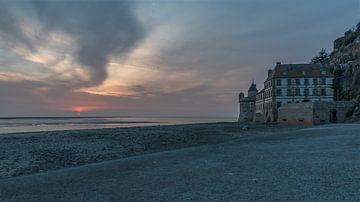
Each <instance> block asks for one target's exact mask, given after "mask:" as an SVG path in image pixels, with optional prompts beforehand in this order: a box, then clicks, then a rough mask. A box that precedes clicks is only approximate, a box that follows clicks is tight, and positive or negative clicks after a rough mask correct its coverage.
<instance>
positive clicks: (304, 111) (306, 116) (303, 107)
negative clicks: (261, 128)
mask: <svg viewBox="0 0 360 202" xmlns="http://www.w3.org/2000/svg"><path fill="white" fill-rule="evenodd" d="M278 123H281V124H291V125H313V124H314V121H313V103H312V102H304V103H293V104H287V105H284V106H281V107H280V108H279V109H278Z"/></svg>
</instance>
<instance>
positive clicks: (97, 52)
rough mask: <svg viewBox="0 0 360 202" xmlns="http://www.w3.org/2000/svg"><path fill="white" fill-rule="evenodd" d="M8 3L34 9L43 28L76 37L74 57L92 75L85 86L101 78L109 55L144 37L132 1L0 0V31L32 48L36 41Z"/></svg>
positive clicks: (121, 50) (95, 83)
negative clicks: (32, 39)
mask: <svg viewBox="0 0 360 202" xmlns="http://www.w3.org/2000/svg"><path fill="white" fill-rule="evenodd" d="M11 6H13V8H15V9H16V8H17V9H21V8H22V9H23V10H24V11H25V10H26V9H34V10H35V13H36V15H37V17H38V20H39V22H40V23H41V24H43V25H44V28H45V31H51V30H56V31H62V32H65V33H67V34H69V35H71V36H72V37H73V38H74V39H75V41H76V45H77V50H76V55H75V58H76V60H77V62H78V63H79V64H81V65H83V66H85V67H86V68H88V70H89V72H90V74H91V81H90V82H89V83H84V85H85V86H93V85H97V84H100V83H101V82H102V81H104V80H105V79H106V77H107V73H106V66H107V64H108V58H109V56H111V55H112V54H115V55H116V56H118V57H121V56H124V55H125V54H126V53H128V52H129V51H130V50H131V48H133V47H134V46H135V45H136V44H137V43H138V42H139V41H140V40H141V39H142V38H143V37H144V30H143V28H142V25H141V24H140V23H139V21H138V20H137V18H136V17H135V15H134V5H133V2H132V1H24V2H18V1H14V3H13V4H12V5H11V3H10V1H0V32H1V33H3V34H4V35H6V36H7V39H8V40H12V41H15V42H17V43H19V42H20V43H22V45H25V46H26V47H27V48H29V49H31V50H33V51H35V48H34V47H36V44H32V43H31V41H29V40H28V39H27V38H26V37H25V36H24V34H23V33H22V31H21V29H20V28H19V27H18V25H17V21H16V19H15V18H14V16H13V14H12V13H11V12H10V11H11V9H9V8H10V7H11ZM13 11H14V10H13Z"/></svg>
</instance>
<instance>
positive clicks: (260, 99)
mask: <svg viewBox="0 0 360 202" xmlns="http://www.w3.org/2000/svg"><path fill="white" fill-rule="evenodd" d="M333 78H334V77H333V75H332V74H331V73H330V72H329V71H328V70H327V69H326V68H324V67H322V66H321V65H319V64H281V63H280V62H278V63H277V64H276V66H275V68H274V69H273V70H268V77H267V79H266V80H265V82H264V89H262V90H261V91H260V92H259V93H257V95H256V101H255V113H256V114H255V120H256V121H261V122H275V121H277V118H278V117H277V114H278V113H277V112H278V108H279V107H281V106H284V105H287V104H291V103H301V102H314V101H329V102H330V101H333V100H334V92H333V88H332V85H333Z"/></svg>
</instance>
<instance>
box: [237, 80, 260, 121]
mask: <svg viewBox="0 0 360 202" xmlns="http://www.w3.org/2000/svg"><path fill="white" fill-rule="evenodd" d="M257 92H258V91H257V89H256V85H255V83H254V82H252V83H251V85H250V87H249V90H248V96H247V97H245V96H244V93H242V92H241V93H240V94H239V103H240V114H239V119H238V121H239V122H250V121H253V118H254V114H255V101H256V94H257Z"/></svg>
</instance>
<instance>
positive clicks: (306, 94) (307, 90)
mask: <svg viewBox="0 0 360 202" xmlns="http://www.w3.org/2000/svg"><path fill="white" fill-rule="evenodd" d="M304 95H305V96H308V95H309V89H307V88H305V89H304Z"/></svg>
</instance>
